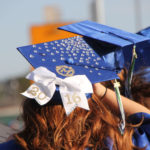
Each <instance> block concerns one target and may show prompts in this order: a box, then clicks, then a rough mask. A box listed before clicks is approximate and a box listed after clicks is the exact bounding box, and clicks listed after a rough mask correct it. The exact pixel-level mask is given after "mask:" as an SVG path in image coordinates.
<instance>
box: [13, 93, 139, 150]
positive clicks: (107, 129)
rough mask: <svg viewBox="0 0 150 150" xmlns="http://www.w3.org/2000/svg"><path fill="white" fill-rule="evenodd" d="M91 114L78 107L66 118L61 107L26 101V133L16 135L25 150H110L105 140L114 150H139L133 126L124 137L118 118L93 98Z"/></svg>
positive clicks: (24, 109) (129, 127)
mask: <svg viewBox="0 0 150 150" xmlns="http://www.w3.org/2000/svg"><path fill="white" fill-rule="evenodd" d="M88 102H89V106H90V111H87V110H84V109H82V108H76V109H75V110H74V111H73V112H72V113H71V114H70V115H69V116H66V114H65V110H64V108H63V106H62V105H51V104H50V103H48V104H46V105H45V106H39V105H38V104H37V103H36V102H35V100H31V99H27V100H25V101H24V105H23V120H24V123H25V124H24V130H23V131H21V132H20V133H18V134H16V135H14V137H15V139H16V141H17V142H18V143H19V144H20V145H21V146H22V147H23V148H24V149H25V150H85V148H86V147H89V148H92V149H94V150H97V149H101V148H102V149H108V147H107V144H106V139H107V138H108V137H109V138H110V139H111V140H112V142H113V148H114V150H133V149H134V150H136V149H138V148H136V147H135V146H134V145H133V144H132V135H133V132H134V131H133V126H131V125H129V124H127V126H126V129H125V133H124V135H123V136H122V135H121V134H120V132H119V130H118V118H117V116H115V115H113V113H111V112H110V111H109V110H108V109H107V107H106V106H105V105H104V104H103V103H102V101H100V100H99V99H97V98H96V96H94V95H93V96H92V98H90V99H89V100H88Z"/></svg>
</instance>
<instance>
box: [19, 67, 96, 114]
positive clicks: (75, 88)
mask: <svg viewBox="0 0 150 150" xmlns="http://www.w3.org/2000/svg"><path fill="white" fill-rule="evenodd" d="M26 78H27V79H30V80H33V81H34V82H35V83H34V84H32V85H31V86H30V87H29V88H28V89H27V90H26V91H25V92H24V93H22V94H23V95H24V96H26V97H28V98H34V99H35V100H36V101H37V102H38V103H39V104H40V105H44V104H46V103H48V102H49V101H50V100H51V98H52V97H53V95H54V93H55V90H56V85H59V91H60V95H61V98H62V102H63V105H64V108H65V111H66V114H67V115H69V114H70V113H71V112H72V111H73V110H74V109H75V108H76V107H77V106H78V107H81V108H84V109H87V110H89V106H88V101H87V98H86V95H85V93H93V88H92V84H91V82H90V81H89V80H88V78H87V77H86V76H85V75H76V76H72V77H67V78H65V79H61V78H58V77H56V74H55V73H53V72H51V71H49V70H47V69H46V68H44V67H39V68H37V69H35V70H34V71H33V72H31V73H29V74H28V75H27V77H26Z"/></svg>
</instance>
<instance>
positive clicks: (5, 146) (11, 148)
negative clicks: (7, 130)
mask: <svg viewBox="0 0 150 150" xmlns="http://www.w3.org/2000/svg"><path fill="white" fill-rule="evenodd" d="M0 150H23V149H22V148H21V146H19V145H18V144H17V143H16V142H15V141H14V140H11V141H8V142H5V143H0Z"/></svg>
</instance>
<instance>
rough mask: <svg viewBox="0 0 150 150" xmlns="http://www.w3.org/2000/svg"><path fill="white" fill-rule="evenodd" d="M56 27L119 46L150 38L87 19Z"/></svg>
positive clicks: (141, 41) (139, 42) (143, 41)
mask: <svg viewBox="0 0 150 150" xmlns="http://www.w3.org/2000/svg"><path fill="white" fill-rule="evenodd" d="M58 29H61V30H65V31H69V32H73V33H76V34H80V35H83V36H87V37H90V38H92V39H96V40H99V41H102V42H107V43H110V44H113V45H117V46H119V47H125V46H129V45H132V44H136V45H137V44H138V45H139V44H140V45H141V44H142V45H143V44H144V43H145V42H146V41H147V40H150V39H149V38H147V37H144V36H140V35H137V34H133V33H130V32H126V31H123V30H120V29H117V28H112V27H109V26H106V25H102V24H98V23H96V22H93V21H89V20H86V21H81V22H78V23H73V24H69V25H65V26H62V27H59V28H58Z"/></svg>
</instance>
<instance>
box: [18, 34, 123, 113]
mask: <svg viewBox="0 0 150 150" xmlns="http://www.w3.org/2000/svg"><path fill="white" fill-rule="evenodd" d="M89 43H91V41H90V42H88V40H87V39H86V38H84V37H80V36H75V37H71V38H66V39H62V40H56V41H51V42H47V43H41V44H36V45H28V46H24V47H19V48H17V49H18V50H19V52H20V53H21V54H22V55H23V56H24V57H25V58H26V59H27V61H28V62H29V63H30V64H31V65H32V66H33V67H34V68H36V69H35V70H34V71H33V72H31V73H30V74H29V75H28V76H27V78H28V79H30V80H33V81H35V84H33V85H31V86H30V87H29V89H28V90H27V91H25V92H24V93H23V95H25V96H27V97H29V98H35V99H36V101H37V102H38V103H39V104H40V105H44V104H46V103H47V102H49V100H50V99H51V98H53V97H55V98H53V99H55V100H56V99H59V100H60V97H61V100H62V102H63V105H64V107H65V110H66V113H67V114H69V113H70V112H71V111H72V110H73V109H74V108H75V107H76V106H79V107H83V108H85V109H89V107H88V104H87V100H86V96H87V95H86V96H85V94H88V93H92V92H93V89H92V85H91V83H96V82H102V81H107V80H112V79H117V78H118V76H117V74H116V70H118V66H120V64H119V61H118V60H117V59H115V58H116V57H115V56H117V54H116V55H115V52H112V53H113V54H112V55H111V53H110V55H108V58H109V59H112V60H114V62H113V63H116V64H117V65H116V66H117V68H113V69H112V68H111V66H110V64H109V63H107V61H106V60H105V59H106V58H105V59H102V58H101V57H100V54H99V53H97V51H95V49H93V47H91V45H90V44H89ZM120 54H121V53H120ZM110 56H111V57H112V58H111V57H110ZM121 56H123V55H120V57H121ZM55 79H57V80H56V81H55V84H56V87H55V86H54V84H53V85H51V83H52V82H53V81H54V80H55ZM64 84H65V85H64ZM64 86H65V88H64V89H63V88H62V87H64ZM66 86H67V87H66ZM72 86H73V87H72ZM47 87H48V88H49V89H47ZM66 89H67V90H68V91H69V92H68V91H66ZM55 90H56V92H55ZM73 90H75V92H73ZM54 93H55V94H54ZM77 93H78V94H77ZM84 93H85V94H84ZM56 97H57V98H56ZM58 97H59V98H58ZM65 97H66V98H65ZM81 97H83V99H84V101H81ZM71 98H72V102H70V101H71V100H70V99H71ZM65 99H68V102H67V104H68V103H70V104H71V105H72V106H67V105H66V100H65ZM78 102H80V103H78ZM53 103H54V104H56V102H54V101H53ZM57 103H59V104H60V101H59V102H58V101H57Z"/></svg>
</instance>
